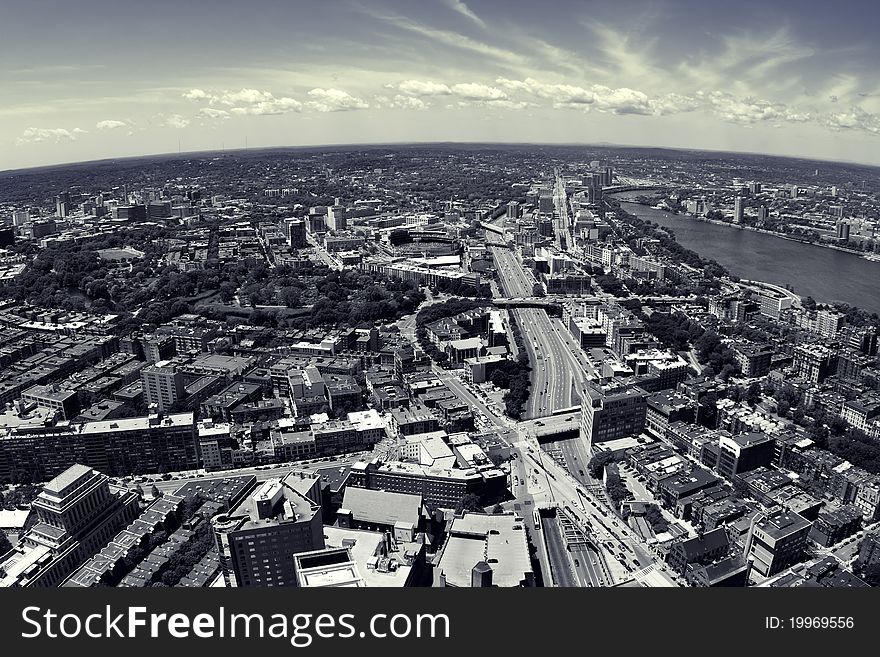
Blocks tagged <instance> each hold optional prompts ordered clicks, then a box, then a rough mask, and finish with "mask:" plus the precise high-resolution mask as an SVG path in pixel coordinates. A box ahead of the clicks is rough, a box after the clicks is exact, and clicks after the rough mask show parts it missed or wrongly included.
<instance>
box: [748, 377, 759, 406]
mask: <svg viewBox="0 0 880 657" xmlns="http://www.w3.org/2000/svg"><path fill="white" fill-rule="evenodd" d="M760 401H761V384H760V383H758V382H757V381H755V382H753V383H751V384H749V389H748V390H746V402H748V404H749V405H750V406H757V404H758V402H760Z"/></svg>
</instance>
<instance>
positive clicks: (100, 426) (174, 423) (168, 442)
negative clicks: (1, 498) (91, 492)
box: [0, 413, 200, 482]
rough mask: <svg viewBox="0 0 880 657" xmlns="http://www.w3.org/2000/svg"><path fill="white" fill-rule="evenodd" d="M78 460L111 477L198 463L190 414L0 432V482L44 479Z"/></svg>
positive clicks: (184, 467) (171, 470)
mask: <svg viewBox="0 0 880 657" xmlns="http://www.w3.org/2000/svg"><path fill="white" fill-rule="evenodd" d="M74 463H83V464H84V465H87V466H89V467H93V468H95V469H97V470H99V471H101V472H105V473H107V474H108V475H110V476H113V477H125V476H129V475H132V474H146V473H161V472H175V471H178V470H190V469H193V468H198V467H200V466H199V451H198V441H197V436H196V431H195V422H194V420H193V414H192V413H176V414H172V415H167V416H159V415H155V414H154V415H149V416H145V417H132V418H121V419H117V420H100V421H95V422H86V423H84V424H75V425H73V424H66V425H59V426H55V427H40V428H30V429H26V430H25V429H22V430H16V431H12V432H10V433H9V434H8V435H6V436H0V481H2V482H15V481H20V480H22V478H27V479H28V480H30V481H45V480H46V479H50V478H51V477H54V476H56V475H59V474H60V473H62V472H64V471H65V470H66V469H67V468H69V467H70V466H71V465H73V464H74Z"/></svg>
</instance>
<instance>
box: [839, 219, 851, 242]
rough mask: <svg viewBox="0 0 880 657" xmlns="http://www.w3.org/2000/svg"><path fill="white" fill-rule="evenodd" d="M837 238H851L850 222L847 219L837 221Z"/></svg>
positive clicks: (842, 240) (842, 239)
mask: <svg viewBox="0 0 880 657" xmlns="http://www.w3.org/2000/svg"><path fill="white" fill-rule="evenodd" d="M837 239H839V240H840V241H841V242H846V241H848V240H849V223H848V222H846V221H838V222H837Z"/></svg>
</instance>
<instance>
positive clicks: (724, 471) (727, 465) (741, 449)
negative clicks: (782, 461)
mask: <svg viewBox="0 0 880 657" xmlns="http://www.w3.org/2000/svg"><path fill="white" fill-rule="evenodd" d="M718 448H719V449H718V465H717V467H716V469H717V470H718V473H719V474H721V475H722V476H724V477H727V478H728V479H731V478H733V477H734V476H735V475H738V474H741V473H743V472H749V471H750V470H754V469H755V468H759V467H761V466H768V465H770V464H771V463H772V462H773V454H774V451H775V448H776V441H775V440H774V439H773V438H771V437H770V436H768V435H767V434H764V433H757V432H750V433H741V434H737V435H732V436H723V435H722V436H721V437H720V438H719V439H718Z"/></svg>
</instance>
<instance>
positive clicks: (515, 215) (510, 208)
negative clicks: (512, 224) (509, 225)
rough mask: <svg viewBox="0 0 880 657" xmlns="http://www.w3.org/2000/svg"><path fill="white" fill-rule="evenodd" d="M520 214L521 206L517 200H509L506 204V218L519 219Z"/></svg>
mask: <svg viewBox="0 0 880 657" xmlns="http://www.w3.org/2000/svg"><path fill="white" fill-rule="evenodd" d="M521 216H522V208H521V207H520V204H519V201H511V202H510V203H508V204H507V218H508V219H519V218H520V217H521Z"/></svg>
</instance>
